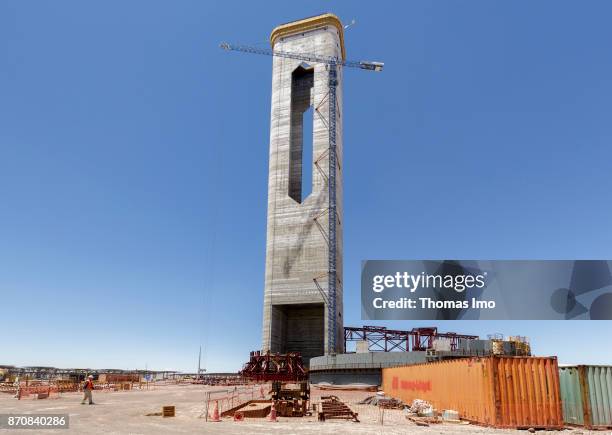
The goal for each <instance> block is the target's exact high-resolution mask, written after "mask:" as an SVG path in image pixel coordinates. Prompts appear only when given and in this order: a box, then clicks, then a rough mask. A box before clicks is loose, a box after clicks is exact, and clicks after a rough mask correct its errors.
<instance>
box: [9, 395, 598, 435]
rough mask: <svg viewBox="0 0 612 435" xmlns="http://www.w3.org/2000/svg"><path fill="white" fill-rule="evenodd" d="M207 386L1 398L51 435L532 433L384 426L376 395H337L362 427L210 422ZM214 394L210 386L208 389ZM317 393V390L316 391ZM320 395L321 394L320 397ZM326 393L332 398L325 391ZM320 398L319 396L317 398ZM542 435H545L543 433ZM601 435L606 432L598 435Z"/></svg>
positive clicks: (397, 421)
mask: <svg viewBox="0 0 612 435" xmlns="http://www.w3.org/2000/svg"><path fill="white" fill-rule="evenodd" d="M206 388H207V387H203V386H197V385H186V386H178V385H172V386H163V387H159V386H158V387H155V389H153V390H148V391H146V390H145V391H125V392H97V391H96V392H94V401H95V402H96V405H92V406H89V405H81V404H80V400H81V394H77V393H65V394H63V395H62V397H59V398H51V399H45V400H32V399H25V400H21V401H18V400H17V399H14V398H12V397H11V396H10V395H8V394H2V395H0V413H3V414H5V413H46V414H53V413H58V414H69V415H70V428H69V429H68V430H66V429H61V430H51V429H46V430H44V431H40V430H38V432H42V433H45V434H51V433H60V434H66V433H76V434H89V433H110V434H113V433H115V434H168V433H222V434H240V435H245V434H276V433H278V434H285V435H290V434H311V433H312V434H343V433H356V434H383V433H384V434H455V433H459V434H487V433H495V434H500V435H502V434H509V433H515V434H523V435H524V434H527V433H528V432H527V431H514V430H495V429H490V428H483V427H479V426H475V425H456V424H438V425H432V426H430V427H417V426H415V425H414V424H413V423H411V422H409V421H407V420H406V419H405V416H404V415H403V413H402V411H389V410H387V411H385V414H384V425H381V424H380V413H379V410H378V409H377V408H375V407H373V406H370V405H356V404H355V403H356V402H357V401H358V400H361V399H362V398H363V397H366V396H367V395H371V394H372V393H361V392H333V394H336V395H338V396H340V397H341V398H342V399H343V400H344V401H345V402H346V403H348V404H349V405H350V406H351V408H352V409H353V410H354V411H355V412H358V413H359V418H360V420H361V422H360V423H354V422H345V421H328V422H324V423H321V422H318V421H316V417H305V418H282V417H280V418H279V422H277V423H271V422H268V421H266V420H265V419H247V420H246V421H243V422H234V421H232V419H229V418H226V419H223V421H222V422H219V423H213V422H206V421H205V419H204V415H203V412H204V409H205V405H204V397H205V391H206ZM208 388H209V389H210V387H208ZM313 393H314V391H313ZM319 394H320V393H319ZM323 394H327V392H324V393H323ZM315 395H316V393H315ZM163 405H175V406H176V417H174V418H162V417H158V416H154V417H147V416H145V414H147V413H152V412H159V411H161V407H162V406H163ZM33 432H35V431H33V430H25V429H19V430H7V429H0V433H16V434H24V433H33ZM540 433H542V432H540ZM563 433H564V434H579V433H582V434H586V433H589V432H588V431H583V430H566V431H564V432H563ZM598 434H602V432H598Z"/></svg>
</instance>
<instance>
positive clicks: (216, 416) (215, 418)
mask: <svg viewBox="0 0 612 435" xmlns="http://www.w3.org/2000/svg"><path fill="white" fill-rule="evenodd" d="M210 421H214V422H218V421H221V418H219V401H218V400H217V401H216V402H215V409H213V414H212V418H211V420H210Z"/></svg>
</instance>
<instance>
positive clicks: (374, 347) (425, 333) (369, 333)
mask: <svg viewBox="0 0 612 435" xmlns="http://www.w3.org/2000/svg"><path fill="white" fill-rule="evenodd" d="M436 338H447V339H450V346H451V350H456V349H457V346H458V345H459V339H460V338H465V339H468V340H475V339H477V338H478V336H477V335H465V334H457V333H454V332H438V328H436V327H430V328H412V330H410V331H398V330H393V329H387V328H384V327H381V326H363V327H361V328H354V327H348V326H347V327H345V328H344V349H345V350H346V344H347V343H348V342H349V341H367V342H368V348H369V350H370V351H372V352H391V351H394V350H395V351H401V352H410V351H419V350H421V351H422V350H427V349H432V348H433V342H434V339H436Z"/></svg>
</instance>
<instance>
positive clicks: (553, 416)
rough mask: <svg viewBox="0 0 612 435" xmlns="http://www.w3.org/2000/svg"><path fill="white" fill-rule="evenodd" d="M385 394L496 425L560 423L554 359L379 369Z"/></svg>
mask: <svg viewBox="0 0 612 435" xmlns="http://www.w3.org/2000/svg"><path fill="white" fill-rule="evenodd" d="M382 386H383V390H384V392H385V393H386V394H387V395H390V396H392V397H395V398H398V399H401V400H403V401H404V402H405V403H408V404H409V403H411V402H412V401H413V400H414V399H423V400H427V401H428V402H429V403H431V404H432V405H433V406H434V407H435V408H436V409H437V410H439V411H442V410H444V409H453V410H455V411H458V412H459V416H460V417H461V418H463V419H466V420H469V421H472V422H474V423H479V424H483V425H487V426H493V427H499V428H530V427H533V428H541V429H559V428H562V427H563V413H562V410H561V399H560V394H559V372H558V366H557V358H556V357H546V358H538V357H508V356H490V357H485V358H469V359H456V360H449V361H441V362H435V363H428V364H416V365H410V366H404V367H394V368H385V369H383V385H382Z"/></svg>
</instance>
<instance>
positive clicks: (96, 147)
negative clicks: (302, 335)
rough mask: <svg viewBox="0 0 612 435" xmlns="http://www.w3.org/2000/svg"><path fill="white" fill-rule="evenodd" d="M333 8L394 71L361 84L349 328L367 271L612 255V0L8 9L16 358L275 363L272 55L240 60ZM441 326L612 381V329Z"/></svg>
mask: <svg viewBox="0 0 612 435" xmlns="http://www.w3.org/2000/svg"><path fill="white" fill-rule="evenodd" d="M325 11H330V12H334V13H336V14H337V15H338V16H340V17H341V18H342V19H343V20H344V21H349V20H350V19H352V18H355V19H356V20H357V25H356V26H354V27H353V28H351V29H350V30H349V31H348V32H347V35H346V45H347V52H348V56H349V57H350V58H354V59H357V60H359V59H368V60H381V61H384V62H385V63H386V67H385V68H386V70H385V71H384V72H383V73H381V74H378V75H376V74H371V73H366V72H362V71H347V72H346V74H345V78H346V79H345V88H344V93H345V106H344V112H343V115H344V125H345V132H344V143H345V158H344V170H345V217H344V225H345V246H344V248H345V249H344V252H345V276H344V282H345V319H346V323H347V324H348V325H360V324H362V322H361V320H360V318H359V317H360V308H359V272H360V262H361V260H363V259H375V258H385V259H411V258H415V259H421V258H459V259H532V258H533V259H575V258H604V259H610V258H612V230H611V227H610V223H611V222H612V201H611V200H610V192H611V191H612V170H611V166H612V164H611V162H612V147H611V141H612V122H611V119H612V113H611V112H612V103H611V102H612V98H611V97H612V56H610V41H612V27H611V26H610V22H609V18H610V16H611V15H612V4H611V3H610V2H606V1H589V2H575V1H552V0H551V1H538V2H531V1H506V2H491V1H486V0H483V1H469V2H468V1H463V2H456V1H439V2H430V1H420V2H414V1H412V2H401V3H400V2H382V3H381V2H376V3H374V2H369V3H366V2H359V3H358V2H337V3H336V2H332V3H327V2H320V1H309V2H299V3H298V2H286V1H284V2H274V3H272V2H265V3H261V2H234V1H224V2H217V3H216V4H212V2H203V1H180V2H167V1H166V2H161V1H159V2H154V1H130V2H123V1H108V2H80V1H55V2H43V1H39V2H20V1H16V0H15V1H3V2H0V298H1V300H2V314H1V315H0V331H2V346H1V347H0V364H16V365H55V366H64V367H66V366H81V367H82V366H85V367H118V368H136V367H144V366H145V364H147V365H148V367H149V368H156V369H180V370H189V371H193V370H194V369H195V366H196V358H197V352H198V346H199V344H200V342H201V343H202V344H203V345H204V346H205V351H204V354H205V363H206V366H207V368H208V369H209V370H211V371H215V370H236V369H238V368H239V366H240V365H241V364H242V362H244V361H245V360H246V359H247V358H248V353H249V351H250V350H253V349H257V348H259V346H260V338H261V337H260V336H261V318H262V299H263V284H264V255H265V228H266V196H267V170H268V166H267V165H268V139H269V133H268V131H269V114H270V85H271V59H270V58H268V57H264V56H255V55H247V54H238V53H227V52H224V51H222V50H220V49H219V48H218V44H219V42H220V41H223V40H229V41H234V42H240V43H247V44H260V45H262V46H266V42H267V38H268V35H269V33H270V31H271V29H272V28H273V27H274V26H275V25H277V24H280V23H284V22H287V21H291V20H294V19H299V18H302V17H305V16H310V15H315V14H318V13H321V12H325ZM525 303H526V304H528V303H529V301H525ZM378 323H379V324H383V325H386V326H389V327H395V328H411V327H413V326H417V325H418V324H417V323H414V322H408V321H406V322H386V323H385V322H378ZM427 323H430V324H434V323H435V322H427ZM421 324H423V323H421ZM438 326H439V327H440V328H441V329H443V330H452V331H456V332H465V333H476V334H481V335H485V334H487V333H490V332H502V333H506V334H520V335H527V336H530V337H531V340H532V343H533V346H534V350H535V351H536V352H537V353H538V354H540V355H543V354H545V355H550V354H556V355H558V356H559V357H560V360H561V362H566V363H577V362H601V363H612V350H611V349H612V348H611V347H610V346H608V345H607V344H608V342H609V331H610V326H611V325H610V323H606V322H589V321H573V322H572V321H567V322H485V321H479V322H478V321H476V322H467V321H457V322H446V323H444V322H440V323H438Z"/></svg>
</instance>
